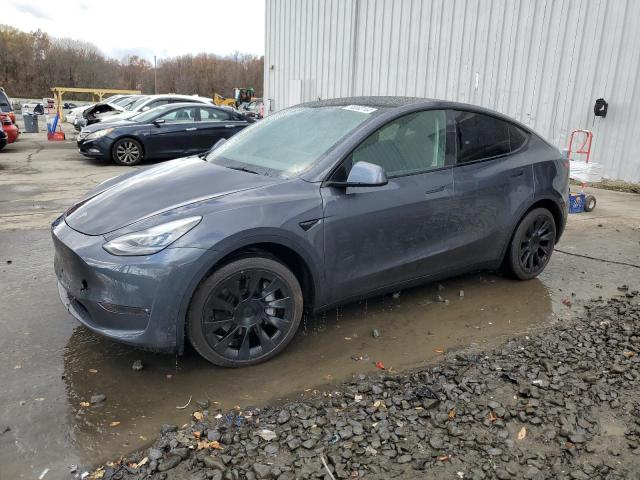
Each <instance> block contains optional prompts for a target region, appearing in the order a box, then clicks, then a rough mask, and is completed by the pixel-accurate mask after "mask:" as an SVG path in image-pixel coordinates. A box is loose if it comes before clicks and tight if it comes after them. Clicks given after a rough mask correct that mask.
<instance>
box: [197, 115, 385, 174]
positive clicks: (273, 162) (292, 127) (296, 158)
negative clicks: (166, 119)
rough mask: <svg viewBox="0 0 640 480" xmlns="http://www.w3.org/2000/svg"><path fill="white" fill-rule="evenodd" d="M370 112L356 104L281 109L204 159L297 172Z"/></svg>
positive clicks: (256, 167)
mask: <svg viewBox="0 0 640 480" xmlns="http://www.w3.org/2000/svg"><path fill="white" fill-rule="evenodd" d="M374 112H376V109H374V108H367V107H357V106H349V107H315V108H312V107H297V108H290V109H287V110H283V111H282V112H279V113H276V114H274V115H270V116H268V117H267V118H266V119H264V120H261V121H260V122H259V123H255V124H253V125H252V126H251V127H248V128H245V129H244V130H242V131H241V132H240V133H238V134H237V135H235V136H233V137H231V139H230V140H229V141H227V142H226V143H225V144H224V145H221V146H220V147H218V148H216V149H215V150H214V151H213V152H211V153H210V154H209V155H208V156H207V161H208V162H211V163H215V164H217V165H222V166H225V167H230V168H245V169H248V170H253V171H257V172H258V173H265V174H270V173H277V174H280V175H283V176H293V175H298V174H300V173H302V172H303V171H304V170H306V169H307V168H308V167H309V166H311V164H312V163H313V162H314V161H315V160H317V159H318V158H320V157H321V156H322V155H323V154H325V153H326V152H327V151H329V149H330V148H331V147H333V146H334V145H335V144H336V143H338V141H339V140H340V139H341V138H343V137H345V136H346V135H347V134H348V133H349V132H351V131H352V130H354V129H355V128H356V127H357V126H358V125H360V124H362V123H363V122H365V121H367V120H368V119H370V118H371V115H372V114H373V113H374ZM260 170H261V171H262V172H259V171H260Z"/></svg>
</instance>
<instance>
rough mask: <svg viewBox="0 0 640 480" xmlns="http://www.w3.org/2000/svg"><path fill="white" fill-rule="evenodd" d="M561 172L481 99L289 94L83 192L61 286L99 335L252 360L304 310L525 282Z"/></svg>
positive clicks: (539, 264)
mask: <svg viewBox="0 0 640 480" xmlns="http://www.w3.org/2000/svg"><path fill="white" fill-rule="evenodd" d="M568 179H569V166H568V161H567V160H566V159H564V158H563V157H562V155H561V153H560V152H559V151H558V149H557V148H555V147H554V146H552V145H551V144H549V143H548V142H546V141H545V140H543V139H542V138H541V137H539V136H538V135H536V134H535V133H534V132H533V131H531V129H530V128H529V127H527V126H525V125H523V124H521V123H518V122H516V121H514V120H512V119H510V118H508V117H506V116H504V115H500V114H498V113H496V112H493V111H490V110H486V109H483V108H479V107H475V106H471V105H464V104H460V103H453V102H446V101H434V100H423V99H416V98H397V97H359V98H343V99H336V100H325V101H318V102H313V103H308V104H303V105H301V106H297V107H294V108H290V109H287V110H284V111H282V112H279V113H276V114H274V115H271V116H268V117H267V118H266V119H265V120H262V121H261V122H258V123H255V124H253V125H252V126H251V127H249V128H247V129H245V130H244V131H242V132H240V133H239V134H238V135H236V136H234V137H233V138H231V139H230V140H229V141H227V142H226V143H224V144H222V145H219V146H217V148H214V149H213V150H212V151H211V152H210V153H208V154H207V155H206V157H204V158H201V157H188V158H183V159H178V160H175V161H173V162H169V163H166V164H163V165H159V166H156V167H153V168H149V169H144V170H136V171H133V172H130V173H129V174H127V175H125V176H122V177H120V178H116V179H112V180H109V181H107V182H105V183H103V184H102V185H99V186H98V187H97V188H96V189H94V190H93V191H91V192H89V193H88V194H87V195H86V196H85V197H84V198H82V199H81V200H80V201H79V202H78V203H76V204H75V205H74V206H73V207H71V208H70V209H69V210H68V211H67V212H66V213H65V214H64V215H62V216H61V217H60V218H58V219H57V220H56V221H55V222H54V224H53V228H52V235H53V242H54V245H55V252H56V253H55V268H56V274H57V277H58V281H59V291H60V296H61V299H62V301H63V303H64V305H65V307H66V309H68V311H69V312H70V313H71V314H72V315H74V316H75V317H76V318H77V319H78V320H79V321H80V322H82V323H83V324H84V325H86V326H87V327H88V328H89V329H91V330H93V331H95V332H97V333H100V334H102V335H105V336H108V337H110V338H113V339H116V340H120V341H123V342H126V343H128V344H131V345H139V346H143V347H147V348H153V349H157V350H168V351H178V352H182V351H183V349H184V342H185V339H189V341H190V342H191V344H192V345H193V346H194V348H195V349H196V350H197V351H198V352H199V353H200V354H201V355H202V356H203V357H205V358H206V359H208V360H209V361H211V362H213V363H215V364H217V365H224V366H233V367H236V366H243V365H251V364H255V363H258V362H261V361H264V360H267V359H269V358H271V357H273V356H274V355H276V354H278V353H279V352H281V351H282V350H283V349H284V348H285V347H286V345H287V344H288V343H289V342H290V341H291V339H292V338H293V336H294V335H295V333H296V330H297V328H298V325H299V324H300V319H301V318H302V315H303V312H305V311H306V312H309V313H313V312H318V311H321V310H325V309H328V308H331V307H333V306H335V305H338V304H341V303H345V302H349V301H353V300H357V299H362V298H365V297H367V296H371V295H377V294H381V293H384V292H392V291H396V290H398V289H401V288H406V287H409V286H411V285H416V284H420V283H423V282H426V281H433V280H437V279H440V278H443V277H448V276H451V275H457V274H461V273H463V272H468V271H472V270H478V269H497V268H499V267H501V266H502V267H504V269H505V270H506V271H507V272H509V274H510V275H512V276H514V277H515V278H518V279H520V280H528V279H531V278H534V277H536V276H537V275H539V274H540V273H541V272H542V271H543V270H544V268H545V266H546V265H547V263H548V262H549V259H550V258H551V255H552V252H553V249H554V245H555V244H556V242H557V241H558V239H559V238H560V235H561V234H562V231H563V229H564V226H565V223H566V217H567V199H568V190H569V189H568Z"/></svg>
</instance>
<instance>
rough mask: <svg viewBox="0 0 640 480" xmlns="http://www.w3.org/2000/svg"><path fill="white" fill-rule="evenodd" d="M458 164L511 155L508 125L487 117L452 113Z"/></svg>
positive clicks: (476, 114) (470, 113)
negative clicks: (454, 121)
mask: <svg viewBox="0 0 640 480" xmlns="http://www.w3.org/2000/svg"><path fill="white" fill-rule="evenodd" d="M454 115H455V120H456V124H457V135H456V137H457V138H456V141H457V150H458V163H468V162H475V161H477V160H485V159H487V158H493V157H498V156H501V155H507V154H509V153H511V146H510V143H509V124H508V123H507V122H504V121H502V120H499V119H497V118H495V117H491V116H489V115H482V114H479V113H473V112H462V111H456V112H454Z"/></svg>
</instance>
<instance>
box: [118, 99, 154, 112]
mask: <svg viewBox="0 0 640 480" xmlns="http://www.w3.org/2000/svg"><path fill="white" fill-rule="evenodd" d="M147 100H149V97H140V98H133V99H132V100H131V102H130V103H127V104H125V105H121V106H122V108H124V109H125V110H129V111H135V110H136V109H137V108H138V107H139V106H140V105H142V104H143V103H145V102H146V101H147Z"/></svg>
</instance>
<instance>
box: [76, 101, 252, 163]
mask: <svg viewBox="0 0 640 480" xmlns="http://www.w3.org/2000/svg"><path fill="white" fill-rule="evenodd" d="M249 123H250V120H247V118H246V117H244V116H243V115H241V114H239V113H237V112H234V111H233V110H231V109H227V108H220V107H215V106H213V105H206V104H201V103H169V104H166V105H162V106H160V107H156V108H153V109H151V110H148V111H145V112H142V113H139V114H138V115H136V116H134V117H131V118H130V119H128V120H120V121H117V122H110V123H95V124H93V125H89V126H88V127H84V128H83V129H82V130H81V132H80V134H79V135H78V137H77V142H78V149H79V150H80V153H82V154H83V155H85V156H87V157H93V158H101V159H105V160H113V161H114V162H115V163H117V164H118V165H126V166H133V165H138V164H140V163H142V161H143V160H145V159H169V158H178V157H182V156H185V155H195V154H198V153H202V152H205V151H207V150H209V149H210V148H211V147H212V146H213V145H214V144H215V143H216V142H218V141H219V140H220V139H223V138H224V139H227V138H229V137H231V136H232V135H234V134H236V133H238V132H239V131H240V130H242V129H243V128H244V127H246V126H247V125H249Z"/></svg>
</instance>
